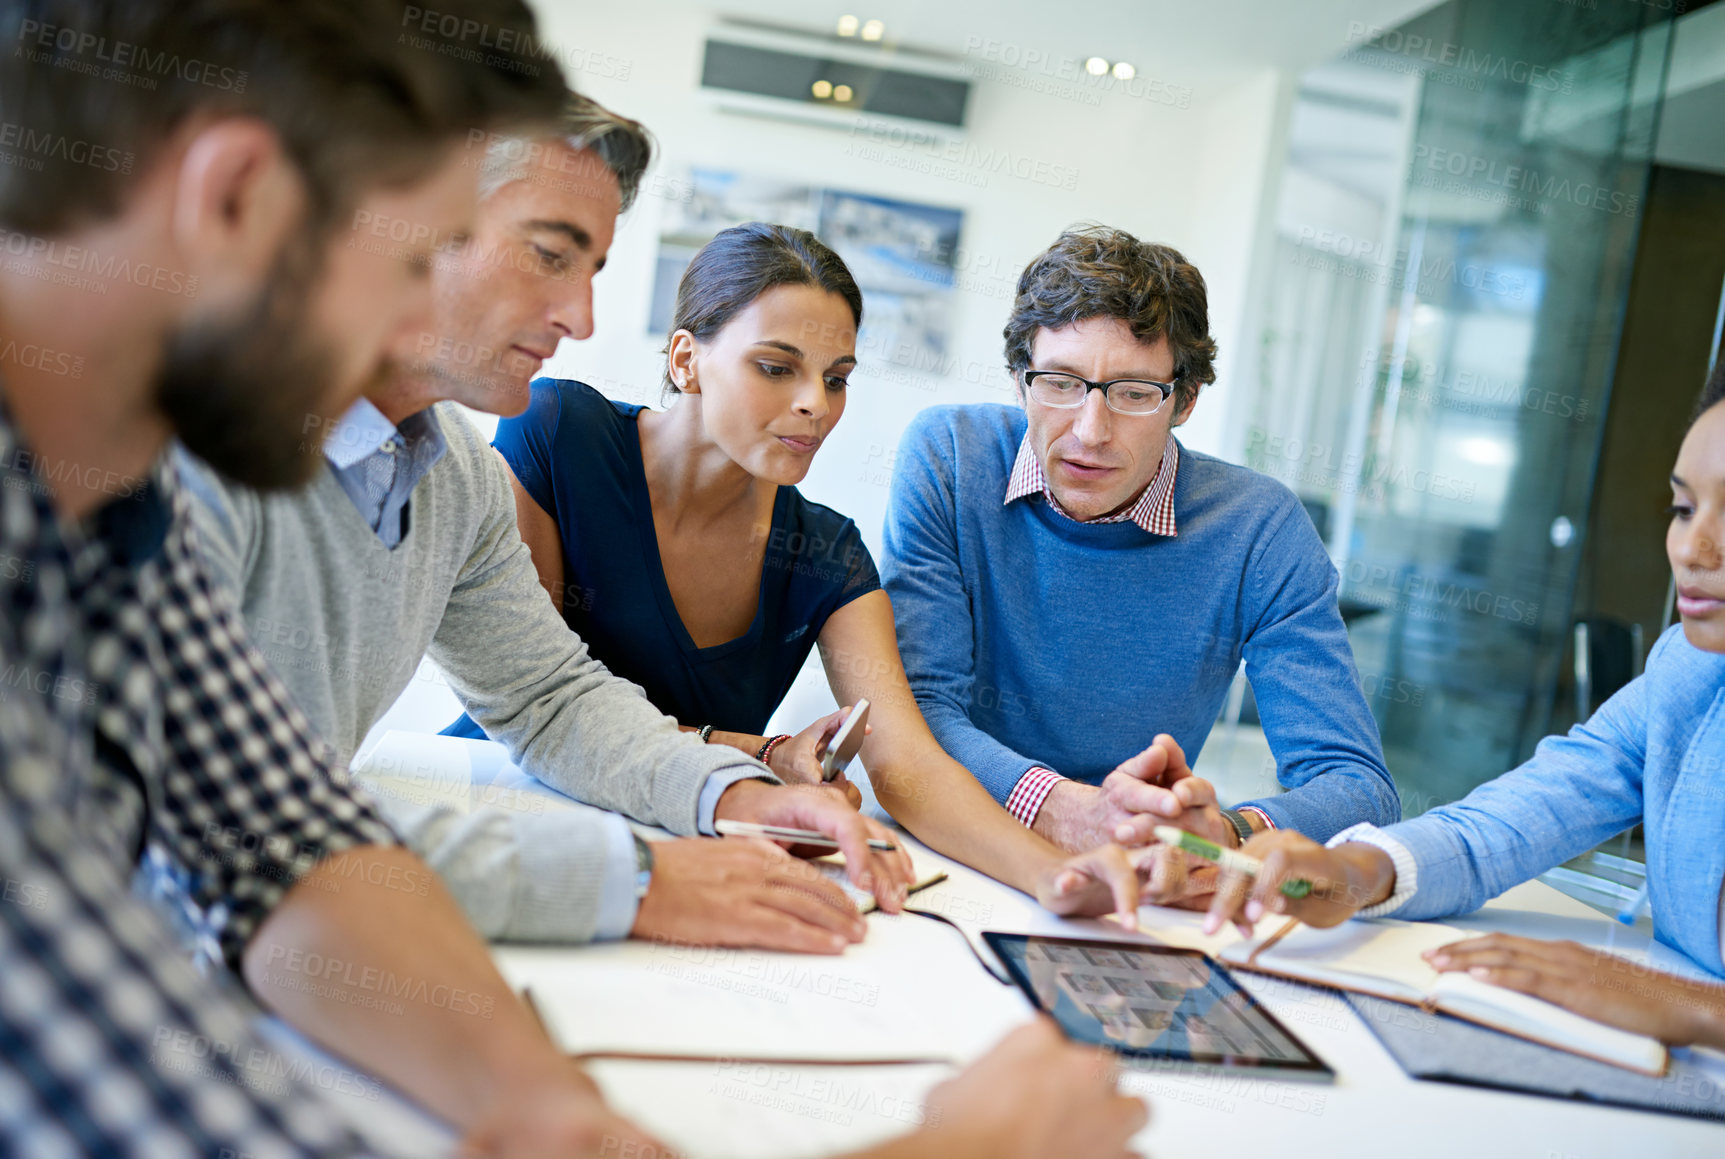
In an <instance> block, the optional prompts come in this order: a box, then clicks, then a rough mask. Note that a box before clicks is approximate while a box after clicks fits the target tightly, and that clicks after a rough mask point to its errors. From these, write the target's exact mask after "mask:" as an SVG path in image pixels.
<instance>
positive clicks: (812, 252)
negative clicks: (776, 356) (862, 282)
mask: <svg viewBox="0 0 1725 1159" xmlns="http://www.w3.org/2000/svg"><path fill="white" fill-rule="evenodd" d="M774 286H818V287H819V288H821V289H823V290H826V291H828V292H829V293H834V294H837V295H838V296H839V297H841V298H843V299H844V300H845V305H847V306H849V307H850V311H851V321H852V322H853V323H855V325H857V326H858V327H860V326H862V314H863V300H862V291H861V290H859V289H857V284H856V279H855V278H853V277H851V271H850V267H849V266H847V265H845V261H844V259H843V258H841V257H839V255H838V254H835V253H834V252H833V251H832V250H831V249H829V248H827V245H826V243H824V242H822V241H821V240H820V239H819V238H818V237H816V236H815V235H814V234H812V233H810V232H809V231H808V230H806V229H792V228H791V227H790V226H788V225H769V224H768V223H766V222H764V221H751V222H748V223H746V224H744V225H733V226H732V227H731V228H730V229H724V230H720V231H719V232H718V233H717V234H716V235H714V237H713V240H712V241H710V242H708V243H707V244H706V245H704V246H702V247H701V249H700V252H699V253H697V254H696V255H695V257H694V259H693V260H692V261H690V262H689V268H688V269H686V270H684V271H683V277H682V280H681V281H679V282H678V283H677V307H676V310H675V312H674V313H673V314H672V315H671V333H673V334H675V333H676V332H677V331H679V330H687V331H688V332H689V333H691V334H693V335H694V336H695V337H696V338H698V339H700V340H701V341H702V342H706V341H708V340H710V339H711V338H712V337H713V335H715V334H717V333H718V332H719V331H721V330H723V329H724V328H725V327H726V326H728V325H730V322H731V319H733V318H735V317H736V316H737V315H738V314H741V313H742V312H743V311H744V310H747V309H748V308H749V306H750V305H751V304H753V302H754V300H755V299H756V298H759V297H760V296H761V295H762V294H764V293H766V292H767V291H768V290H770V289H772V288H773V287H774ZM667 353H669V347H667ZM665 386H666V388H667V389H666V391H665V397H667V398H669V397H670V396H671V395H672V394H675V393H676V392H677V387H676V384H675V383H673V382H672V381H671V368H670V366H669V365H667V366H666V367H665Z"/></svg>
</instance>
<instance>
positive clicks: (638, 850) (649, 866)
mask: <svg viewBox="0 0 1725 1159" xmlns="http://www.w3.org/2000/svg"><path fill="white" fill-rule="evenodd" d="M629 836H631V837H633V838H634V839H635V900H636V901H640V900H641V899H642V898H644V897H646V896H647V891H648V890H649V889H651V888H652V886H653V847H652V846H651V845H650V844H648V843H647V842H645V841H643V840H641V836H640V834H638V833H630V834H629Z"/></svg>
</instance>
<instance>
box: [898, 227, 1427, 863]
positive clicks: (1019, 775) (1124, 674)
mask: <svg viewBox="0 0 1725 1159" xmlns="http://www.w3.org/2000/svg"><path fill="white" fill-rule="evenodd" d="M1208 329H1209V324H1208V320H1207V309H1206V300H1205V288H1204V280H1203V278H1202V277H1201V276H1200V275H1199V273H1198V271H1197V270H1196V269H1195V268H1194V267H1193V266H1192V265H1190V264H1189V263H1188V262H1187V261H1186V260H1185V259H1184V258H1183V257H1182V256H1181V255H1180V254H1179V253H1177V252H1176V251H1174V250H1173V249H1170V248H1169V247H1167V246H1162V245H1153V244H1150V243H1147V242H1141V241H1139V240H1138V239H1137V238H1135V237H1133V236H1132V235H1131V234H1129V233H1125V232H1123V231H1121V230H1115V229H1107V228H1103V227H1087V228H1083V229H1078V230H1073V231H1070V232H1068V233H1065V234H1063V235H1061V237H1060V238H1059V239H1058V240H1057V241H1056V242H1055V243H1054V244H1053V245H1052V246H1050V247H1049V248H1048V250H1046V251H1045V252H1044V253H1042V254H1041V255H1040V256H1038V257H1037V258H1036V259H1035V260H1034V261H1032V262H1031V263H1030V265H1029V267H1027V268H1026V269H1025V271H1024V273H1023V275H1022V276H1021V277H1020V278H1019V282H1018V295H1017V298H1016V300H1015V301H1014V303H1013V308H1012V316H1011V318H1010V320H1009V321H1008V322H1007V325H1006V331H1005V334H1006V357H1007V364H1008V367H1009V369H1010V370H1011V371H1012V374H1013V377H1014V379H1015V381H1016V383H1017V388H1018V395H1019V401H1020V403H1021V404H1022V406H1021V407H1010V406H1001V405H995V404H986V405H976V406H944V407H932V408H930V409H928V410H925V411H923V412H922V413H921V414H920V415H918V416H917V418H916V420H915V421H914V422H913V423H912V424H911V426H910V428H909V429H908V430H907V431H906V432H905V436H904V440H903V442H902V443H901V445H900V447H899V452H898V457H897V460H896V461H897V463H898V467H897V469H896V471H895V473H894V478H893V486H892V500H891V505H890V507H889V510H888V514H887V522H886V533H885V548H886V551H885V559H884V560H883V566H882V568H881V575H882V578H883V579H884V581H885V584H886V589H887V591H888V593H889V594H890V595H891V596H892V602H893V609H894V612H895V613H896V616H897V621H898V638H899V647H900V649H901V651H902V652H903V655H904V662H905V669H906V671H907V673H908V675H909V676H910V680H911V684H912V685H913V687H914V688H915V690H916V696H917V700H918V702H919V703H920V704H921V706H922V710H923V714H924V716H925V717H927V719H928V723H929V726H930V727H931V728H932V729H933V730H934V734H935V736H936V737H937V738H939V740H940V742H941V744H942V745H943V746H945V748H946V750H947V752H949V753H951V754H952V756H953V757H954V758H955V759H956V760H958V761H959V762H960V763H962V764H964V765H965V766H966V767H967V768H969V769H970V770H971V771H972V772H973V773H974V774H975V775H976V777H977V779H979V780H980V781H981V782H982V783H983V784H984V785H986V786H987V787H988V789H989V790H990V791H991V792H992V793H993V794H994V796H995V798H996V799H997V800H999V801H1001V802H1002V803H1003V804H1005V805H1006V806H1007V808H1008V809H1009V810H1010V811H1011V812H1012V813H1013V814H1014V815H1015V816H1016V817H1018V819H1019V820H1020V821H1022V822H1023V823H1024V824H1026V825H1029V826H1031V827H1032V828H1034V829H1035V830H1036V831H1037V832H1038V833H1041V834H1043V835H1044V836H1046V837H1048V838H1049V839H1050V840H1052V841H1054V842H1055V843H1057V844H1059V845H1061V846H1063V847H1065V848H1067V849H1073V850H1078V849H1087V848H1090V847H1092V846H1094V845H1096V844H1098V843H1100V842H1105V841H1121V842H1123V843H1128V844H1143V843H1145V842H1147V841H1149V839H1150V830H1151V827H1152V826H1153V825H1155V824H1161V823H1167V822H1168V821H1169V820H1170V819H1173V820H1174V822H1175V823H1176V824H1180V825H1182V826H1184V827H1185V828H1188V829H1191V830H1193V831H1194V832H1199V833H1202V834H1204V835H1206V836H1208V837H1211V838H1212V839H1215V840H1218V841H1221V842H1223V843H1224V844H1227V845H1230V846H1236V845H1239V844H1240V843H1241V842H1242V841H1243V840H1245V839H1246V838H1249V837H1250V836H1251V835H1252V834H1253V833H1254V832H1258V831H1262V830H1265V829H1274V828H1286V829H1295V830H1298V831H1300V832H1302V833H1305V834H1307V835H1309V836H1311V837H1313V838H1315V839H1316V840H1319V841H1322V840H1324V839H1325V838H1327V837H1329V836H1330V835H1331V834H1333V833H1336V832H1338V831H1340V830H1342V829H1345V828H1346V827H1348V826H1349V825H1352V824H1354V823H1356V822H1360V821H1370V822H1373V823H1376V824H1383V823H1386V822H1393V821H1395V820H1397V819H1399V817H1400V815H1401V803H1400V799H1399V797H1398V796H1397V793H1396V788H1395V784H1394V782H1393V781H1392V780H1391V779H1390V775H1389V772H1388V771H1387V770H1386V769H1385V767H1384V760H1383V750H1382V746H1381V744H1380V742H1379V739H1378V730H1377V725H1376V722H1375V721H1373V719H1372V716H1371V713H1370V711H1369V710H1368V708H1367V706H1366V698H1365V696H1364V694H1363V692H1362V691H1361V688H1360V683H1359V678H1358V676H1357V674H1356V673H1355V671H1354V666H1353V655H1352V652H1351V651H1350V650H1349V646H1348V638H1347V634H1346V632H1345V630H1344V628H1343V626H1342V620H1341V615H1340V613H1339V612H1338V611H1337V609H1336V571H1335V567H1334V566H1333V565H1332V564H1331V562H1330V560H1329V557H1328V556H1327V555H1326V554H1325V551H1324V546H1323V543H1322V542H1321V541H1320V540H1319V538H1318V534H1317V531H1316V529H1315V528H1314V527H1313V526H1312V522H1311V520H1310V519H1309V518H1308V517H1307V515H1306V513H1305V510H1304V509H1303V508H1302V507H1301V506H1300V503H1299V501H1298V500H1297V499H1296V498H1295V497H1294V495H1293V493H1292V492H1290V491H1289V490H1288V489H1287V488H1286V487H1284V486H1283V485H1282V484H1280V483H1278V482H1276V481H1274V480H1272V479H1269V478H1267V477H1265V476H1263V475H1260V474H1257V473H1256V472H1253V471H1250V470H1247V469H1246V468H1244V467H1238V466H1234V465H1233V464H1230V463H1225V462H1223V461H1221V460H1219V459H1215V458H1212V457H1210V456H1208V455H1202V454H1198V453H1197V452H1194V451H1189V450H1186V449H1184V448H1182V447H1181V446H1180V444H1179V441H1178V440H1176V439H1175V438H1174V437H1173V435H1172V429H1173V428H1174V427H1176V426H1179V425H1180V424H1181V423H1183V422H1185V421H1186V419H1187V418H1189V417H1190V416H1191V413H1192V408H1193V406H1194V405H1195V404H1196V402H1197V397H1198V391H1199V389H1200V387H1201V386H1202V385H1204V384H1206V383H1209V382H1212V381H1214V380H1215V371H1214V369H1213V368H1212V359H1213V358H1214V356H1215V352H1216V344H1215V342H1214V341H1213V340H1212V339H1211V338H1210V336H1209V333H1208ZM1242 657H1243V658H1244V659H1245V662H1246V672H1247V675H1248V677H1249V678H1250V679H1251V682H1252V689H1253V692H1254V693H1255V695H1256V697H1257V703H1258V712H1259V715H1260V717H1261V718H1262V720H1263V722H1264V731H1265V733H1266V735H1267V736H1268V739H1269V741H1270V746H1271V748H1272V749H1273V750H1274V752H1275V754H1276V758H1277V778H1278V780H1279V781H1280V782H1281V784H1282V786H1283V787H1284V788H1285V789H1286V790H1287V791H1286V792H1285V793H1283V794H1282V795H1280V796H1275V797H1269V798H1265V799H1263V800H1256V801H1249V802H1245V803H1242V804H1239V805H1238V806H1236V807H1235V808H1233V809H1222V808H1219V807H1218V806H1217V803H1216V800H1215V794H1214V790H1213V789H1212V787H1211V786H1210V785H1209V783H1208V782H1206V781H1204V780H1202V779H1201V778H1198V777H1194V776H1192V775H1191V770H1190V768H1189V767H1188V765H1187V761H1186V757H1185V754H1186V753H1192V754H1194V755H1196V754H1197V752H1198V751H1199V750H1200V749H1201V748H1202V747H1203V744H1204V738H1205V737H1206V736H1208V735H1209V732H1210V727H1211V725H1212V723H1213V722H1214V721H1215V720H1216V716H1217V713H1218V711H1219V709H1220V708H1221V706H1222V702H1223V700H1224V698H1225V697H1226V695H1227V691H1228V686H1229V684H1230V682H1231V681H1232V680H1233V677H1234V674H1235V672H1236V671H1237V670H1238V668H1239V665H1240V661H1241V658H1242ZM1141 750H1142V751H1141ZM1158 750H1159V751H1158ZM1134 754H1136V755H1134Z"/></svg>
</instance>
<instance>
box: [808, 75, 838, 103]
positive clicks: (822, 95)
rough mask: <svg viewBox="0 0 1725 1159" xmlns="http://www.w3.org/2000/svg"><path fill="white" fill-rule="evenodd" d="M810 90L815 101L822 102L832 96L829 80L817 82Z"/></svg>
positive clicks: (831, 86) (831, 84) (831, 83)
mask: <svg viewBox="0 0 1725 1159" xmlns="http://www.w3.org/2000/svg"><path fill="white" fill-rule="evenodd" d="M811 88H812V91H813V92H814V94H815V100H817V101H824V100H826V99H827V98H828V97H830V96H832V95H833V82H832V81H830V80H818V81H816V82H815V83H814V84H813V86H811Z"/></svg>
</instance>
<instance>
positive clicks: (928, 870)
mask: <svg viewBox="0 0 1725 1159" xmlns="http://www.w3.org/2000/svg"><path fill="white" fill-rule="evenodd" d="M814 864H816V865H818V866H820V868H821V872H822V873H824V874H826V875H827V878H828V879H829V880H830V881H832V882H834V883H835V884H836V885H837V886H838V887H839V888H840V889H842V890H844V891H845V896H846V897H848V898H850V899H851V901H853V902H855V903H856V907H857V912H858V913H864V914H872V913H873V912H874V911H875V910H876V909H877V908H878V906H877V904H876V902H875V900H874V894H872V893H870V892H868V890H866V889H858V888H857V887H856V886H854V885H852V884H851V879H850V878H849V877H846V876H845V855H844V854H842V853H829V854H827V855H826V856H825V857H817V858H815V859H814ZM945 880H946V870H944V869H941V868H939V867H937V866H928V865H924V864H922V863H921V862H919V861H918V860H917V859H916V854H914V853H913V854H911V857H910V892H911V893H912V894H915V893H917V892H918V891H919V890H924V889H927V888H928V887H929V886H931V885H938V884H939V883H941V882H943V881H945Z"/></svg>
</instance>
